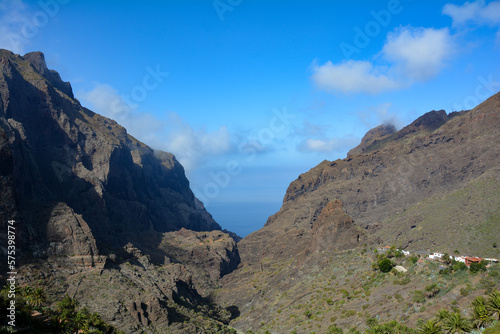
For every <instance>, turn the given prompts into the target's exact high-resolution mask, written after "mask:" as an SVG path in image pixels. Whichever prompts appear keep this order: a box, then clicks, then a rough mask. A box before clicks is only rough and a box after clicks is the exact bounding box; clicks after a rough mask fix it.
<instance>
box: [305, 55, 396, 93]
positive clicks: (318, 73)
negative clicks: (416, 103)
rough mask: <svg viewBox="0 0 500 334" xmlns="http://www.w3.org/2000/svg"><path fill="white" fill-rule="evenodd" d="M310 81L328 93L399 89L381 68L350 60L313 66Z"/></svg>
mask: <svg viewBox="0 0 500 334" xmlns="http://www.w3.org/2000/svg"><path fill="white" fill-rule="evenodd" d="M313 72H314V73H313V75H312V79H313V81H314V83H315V84H316V85H317V86H318V87H319V88H321V89H323V90H325V91H328V92H335V91H340V92H342V93H368V94H377V93H380V92H383V91H388V90H393V89H396V88H399V84H398V83H397V82H395V81H394V80H392V79H390V78H389V77H388V76H387V75H385V74H383V73H381V72H384V69H383V68H374V67H373V65H372V63H371V62H369V61H354V60H350V61H347V62H343V63H340V64H333V63H332V62H331V61H328V62H327V63H325V64H324V65H321V66H317V65H314V66H313Z"/></svg>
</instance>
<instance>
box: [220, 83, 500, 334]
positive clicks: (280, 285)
mask: <svg viewBox="0 0 500 334" xmlns="http://www.w3.org/2000/svg"><path fill="white" fill-rule="evenodd" d="M499 142H500V93H499V94H496V95H494V96H492V97H491V98H489V99H488V100H486V101H485V102H484V103H482V104H481V105H479V106H477V107H476V108H474V109H473V110H469V111H461V112H454V113H451V114H447V113H446V112H445V111H443V110H440V111H431V112H429V113H426V114H425V115H423V116H421V117H419V118H418V119H417V120H415V121H414V122H412V123H411V124H409V125H408V126H406V127H404V128H402V129H401V130H399V131H396V129H395V128H394V127H393V126H388V125H381V126H379V127H377V128H375V129H373V130H370V131H369V132H368V133H367V134H366V136H365V137H364V138H363V140H362V141H361V143H360V145H359V146H358V147H356V148H354V149H352V150H351V151H350V152H349V154H348V156H347V157H346V158H345V159H338V160H336V161H327V160H325V161H323V162H322V163H320V164H319V165H318V166H316V167H314V168H312V169H311V170H310V171H308V172H306V173H304V174H302V175H300V176H299V177H298V178H297V179H296V180H295V181H293V182H292V183H291V184H290V186H289V187H288V189H287V191H286V194H285V196H284V199H283V205H282V207H281V209H280V210H279V212H277V213H276V214H274V215H272V216H271V217H269V219H268V221H267V223H266V224H265V226H264V227H263V228H262V229H260V230H258V231H256V232H254V233H252V234H250V235H249V236H247V237H246V238H244V239H243V240H242V241H241V242H239V244H238V247H239V250H240V255H241V258H242V265H241V268H240V269H238V270H237V271H235V272H233V273H232V274H230V275H228V276H226V277H225V278H224V287H223V288H222V289H221V290H220V291H218V296H219V297H218V298H219V299H218V300H219V301H220V302H221V303H234V304H235V305H236V306H238V307H239V309H240V311H241V317H240V318H238V319H236V322H235V326H237V327H239V328H241V329H243V330H246V329H251V330H254V331H255V330H256V329H258V330H260V331H264V330H266V329H272V330H275V331H276V332H277V333H282V332H283V333H285V332H289V331H291V330H293V329H294V328H295V329H297V328H300V329H301V331H302V332H305V329H306V328H308V327H307V326H306V325H307V324H308V322H307V321H308V320H307V318H308V317H306V318H305V319H304V316H303V315H302V314H301V313H300V309H301V308H302V309H303V308H308V305H309V306H311V305H314V304H315V303H316V302H317V303H318V305H317V306H316V307H317V308H316V309H317V312H318V314H323V313H325V314H329V315H330V316H331V318H332V319H337V318H339V319H340V318H341V317H342V318H343V316H344V315H345V314H344V313H341V312H340V310H341V309H340V308H335V307H333V306H331V305H332V304H329V302H328V303H326V299H327V298H326V297H325V299H322V300H323V302H324V305H322V302H321V301H320V300H321V298H320V300H317V301H316V300H313V297H311V299H309V296H310V295H313V296H314V295H315V294H316V293H319V292H320V291H318V287H319V286H323V288H322V289H324V290H321V291H323V292H321V293H322V294H323V295H324V294H325V291H326V293H328V292H327V291H330V290H332V289H333V290H332V291H336V293H337V294H340V293H344V292H343V291H340V288H338V289H334V288H333V286H334V285H335V286H337V285H340V286H345V289H348V287H350V289H351V293H354V292H356V293H360V292H362V290H358V289H361V288H362V287H363V282H366V280H367V278H368V277H370V275H371V273H370V271H371V268H370V265H369V262H372V261H374V260H373V258H372V257H371V256H367V255H364V254H365V253H366V252H367V251H368V250H370V251H371V252H372V254H373V250H376V249H378V248H380V247H382V246H384V245H392V246H396V247H399V248H402V249H404V250H407V251H410V252H424V253H425V252H426V251H427V252H428V251H441V252H448V253H449V254H453V253H455V254H456V253H459V254H463V255H476V256H482V257H500V252H499V249H498V240H500V229H499V224H500V146H499V145H498V143H499ZM349 254H351V255H349ZM352 254H358V255H356V256H355V257H353V255H352ZM367 264H368V265H367ZM409 265H411V264H409ZM348 268H349V269H348ZM415 270H417V267H415ZM338 271H340V274H339V273H338ZM332 272H337V274H335V275H333V276H331V275H332ZM347 272H349V273H350V274H347ZM354 273H357V274H354ZM346 274H347V275H346ZM339 275H341V276H340V277H341V278H342V280H341V279H338V280H337V279H335V278H334V276H339ZM353 275H354V276H353ZM356 275H357V276H356ZM330 276H331V277H330ZM418 278H419V279H420V281H421V283H418V284H417V283H415V286H413V289H419V288H422V285H423V284H424V282H425V281H426V279H422V278H421V277H420V276H418ZM325 282H328V284H326V283H325ZM427 284H428V283H427ZM461 284H463V282H462V283H461ZM424 286H425V285H424ZM392 289H393V290H392V291H394V290H396V291H397V290H398V288H395V287H392ZM348 290H349V289H348ZM348 290H346V291H347V292H346V293H348V292H349V291H348ZM388 291H391V290H390V288H388V287H386V286H384V287H383V288H382V287H380V288H379V289H378V290H376V291H373V292H372V291H371V290H370V293H373V294H374V295H375V296H376V297H374V298H375V301H372V302H370V303H369V304H366V305H364V306H363V305H361V304H360V303H354V304H353V306H355V307H354V309H355V310H357V312H359V307H362V306H363V307H364V308H363V310H365V309H367V310H372V307H373V306H374V305H376V304H377V305H380V307H379V308H378V309H377V308H375V309H373V311H372V312H387V314H393V315H398V316H401V317H402V318H403V319H405V320H408V319H411V316H410V314H411V312H410V313H408V312H409V311H405V310H403V309H395V308H394V307H392V308H391V307H390V306H387V307H386V306H384V307H381V306H382V305H386V303H385V301H384V300H386V299H385V297H384V296H387V293H388ZM365 293H366V291H365V292H363V294H365ZM392 293H393V292H392ZM234 295H238V296H241V297H240V299H238V300H235V299H234V298H233V299H232V298H231V296H234ZM403 295H407V292H406V291H404V293H403ZM365 297H366V300H368V299H369V298H368V296H367V295H365ZM335 298H337V297H336V296H335V294H334V295H332V297H331V298H330V299H329V300H333V301H334V300H335ZM410 299H411V298H410ZM348 300H350V299H349V298H348ZM339 302H340V301H339ZM344 302H345V300H344ZM344 302H343V303H344ZM343 303H342V304H343ZM379 303H380V304H379ZM311 307H312V306H311ZM325 309H326V311H325ZM335 309H336V310H335ZM285 310H286V312H285ZM344 311H345V309H344ZM357 312H354V314H357ZM269 314H272V315H273V316H269ZM360 314H361V313H360ZM375 314H376V313H375ZM287 317H289V318H287ZM297 317H298V319H300V318H302V319H304V320H303V321H299V320H298V319H297V321H295V320H294V319H296V318H297ZM324 317H325V316H322V317H318V319H319V320H318V326H321V325H325V323H328V321H326V319H325V320H321V319H324ZM357 317H358V318H357V319H356V321H355V322H354V323H355V324H356V326H358V325H361V324H363V326H364V322H363V320H362V319H360V316H359V315H358V316H357ZM363 317H364V316H362V317H361V318H363ZM347 318H348V317H347ZM389 319H391V318H389ZM393 319H394V318H393ZM413 319H415V317H413ZM353 321H354V320H353V319H350V320H348V319H346V320H345V322H344V323H343V325H344V326H349V325H352V324H353ZM257 322H258V323H259V324H260V325H257V324H256V323H257ZM303 326H305V327H303ZM347 328H348V327H347ZM272 330H271V332H273V331H272ZM301 331H300V330H299V332H301ZM319 332H324V331H321V330H320V331H319Z"/></svg>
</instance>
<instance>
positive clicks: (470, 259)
mask: <svg viewBox="0 0 500 334" xmlns="http://www.w3.org/2000/svg"><path fill="white" fill-rule="evenodd" d="M391 249H393V250H394V251H399V252H401V253H403V255H404V256H409V255H410V252H409V251H405V250H402V249H399V248H396V249H394V247H392V248H391V247H389V246H384V247H383V248H380V249H378V251H379V252H382V253H385V252H387V251H389V250H391ZM414 253H415V254H418V255H428V256H427V259H429V260H440V259H442V258H443V256H444V255H445V254H443V253H430V254H429V252H423V251H416V252H414ZM450 259H451V260H455V261H457V262H462V263H464V264H465V265H466V266H467V267H470V265H471V264H472V263H480V262H481V261H486V262H489V263H498V262H500V261H499V260H498V259H495V258H484V259H483V258H480V257H476V256H462V255H460V256H452V255H450Z"/></svg>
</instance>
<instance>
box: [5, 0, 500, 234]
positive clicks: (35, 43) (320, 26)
mask: <svg viewBox="0 0 500 334" xmlns="http://www.w3.org/2000/svg"><path fill="white" fill-rule="evenodd" d="M499 31H500V1H470V2H464V1H430V0H421V1H416V0H413V1H411V0H384V1H351V2H334V1H315V0H310V1H263V0H215V1H213V0H203V1H202V0H198V1H194V0H191V1H189V0H184V1H131V0H122V1H118V0H115V1H106V0H102V1H81V0H41V1H28V0H25V1H18V0H0V47H1V48H6V49H10V50H12V51H14V52H16V53H19V54H24V53H26V52H30V51H42V52H44V53H45V56H46V60H47V63H48V66H49V68H52V69H55V70H57V71H58V72H59V73H60V74H61V76H62V78H63V79H64V80H66V81H70V82H71V84H72V86H73V90H74V92H75V95H76V97H77V98H78V99H79V100H80V102H81V103H82V104H83V105H84V106H86V107H88V108H90V109H92V110H94V111H96V112H98V113H101V114H103V115H105V116H107V117H111V118H113V119H115V120H116V121H118V122H119V123H120V124H122V125H124V126H125V127H126V128H127V129H128V131H129V133H131V134H132V135H134V136H135V137H137V138H138V139H140V140H142V141H143V142H145V143H146V144H148V145H150V146H151V147H153V148H155V149H161V150H166V151H170V152H172V153H174V154H175V155H176V156H177V158H178V160H179V161H181V163H182V164H183V165H184V166H185V168H186V172H187V175H188V177H189V179H190V182H191V187H192V189H193V191H194V192H195V194H196V195H197V196H198V197H199V198H200V199H202V200H203V201H204V202H205V204H206V206H207V208H208V210H209V211H210V212H211V213H212V214H213V216H214V218H215V219H216V220H217V221H218V222H219V223H220V224H221V225H222V226H223V227H224V228H228V229H230V230H233V231H235V232H237V233H239V234H240V235H243V236H244V235H247V234H248V233H250V232H252V231H255V230H256V229H258V228H260V227H262V226H263V224H264V223H265V222H266V220H267V217H268V216H269V215H271V214H273V213H275V212H276V211H277V210H278V209H279V207H280V206H281V202H282V199H283V196H284V194H285V191H286V188H287V186H288V184H289V183H290V182H291V181H293V180H294V179H295V178H297V177H298V175H299V174H301V173H303V172H306V171H307V170H309V169H310V168H312V167H314V166H315V165H316V164H318V163H319V162H321V161H322V160H324V159H327V160H335V159H339V158H340V159H341V158H344V157H345V156H346V153H347V151H349V149H351V148H352V147H354V146H356V145H357V144H358V143H359V142H360V140H361V138H362V137H363V135H364V134H365V133H366V132H367V131H368V130H369V129H371V128H372V127H375V126H377V125H379V124H381V123H388V122H391V123H394V124H395V125H396V126H397V127H402V126H404V125H406V124H408V123H410V122H411V121H412V120H414V119H415V118H417V117H418V116H420V115H422V114H423V113H425V112H427V111H430V110H433V109H445V110H446V111H447V112H450V111H454V110H462V109H470V108H472V107H474V106H475V105H477V104H478V103H480V102H482V101H483V100H484V99H485V98H486V97H488V96H489V95H492V94H494V93H496V92H497V91H498V90H499V89H500V63H499V59H500V57H499V56H500V32H499Z"/></svg>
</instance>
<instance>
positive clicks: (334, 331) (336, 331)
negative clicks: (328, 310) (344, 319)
mask: <svg viewBox="0 0 500 334" xmlns="http://www.w3.org/2000/svg"><path fill="white" fill-rule="evenodd" d="M343 332H344V331H343V330H342V328H340V327H337V326H335V325H331V326H330V327H328V330H327V332H326V334H342V333H343Z"/></svg>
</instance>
